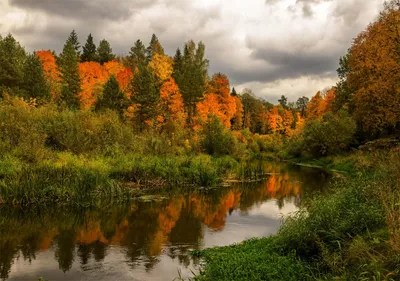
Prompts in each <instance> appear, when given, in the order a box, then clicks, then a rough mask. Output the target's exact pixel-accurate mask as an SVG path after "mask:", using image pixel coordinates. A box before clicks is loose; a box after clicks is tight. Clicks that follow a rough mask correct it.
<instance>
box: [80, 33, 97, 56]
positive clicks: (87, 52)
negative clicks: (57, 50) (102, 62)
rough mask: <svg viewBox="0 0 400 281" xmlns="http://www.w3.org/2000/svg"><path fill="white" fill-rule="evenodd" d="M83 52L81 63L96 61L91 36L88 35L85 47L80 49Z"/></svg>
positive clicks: (94, 46) (94, 47)
mask: <svg viewBox="0 0 400 281" xmlns="http://www.w3.org/2000/svg"><path fill="white" fill-rule="evenodd" d="M82 49H83V52H82V56H81V61H82V62H86V61H96V60H97V56H96V45H95V44H94V42H93V37H92V34H89V36H88V38H87V40H86V44H85V46H83V47H82Z"/></svg>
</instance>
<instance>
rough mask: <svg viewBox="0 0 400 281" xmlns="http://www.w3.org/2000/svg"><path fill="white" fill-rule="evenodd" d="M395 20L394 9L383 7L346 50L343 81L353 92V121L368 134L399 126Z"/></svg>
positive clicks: (399, 36)
mask: <svg viewBox="0 0 400 281" xmlns="http://www.w3.org/2000/svg"><path fill="white" fill-rule="evenodd" d="M399 18H400V11H399V9H398V7H395V6H391V5H387V7H386V9H385V10H384V12H383V13H382V14H381V16H380V17H379V19H378V20H377V21H376V22H375V23H373V24H372V25H370V26H369V27H368V28H367V30H366V31H364V32H362V33H361V34H360V35H359V36H358V37H357V38H356V39H355V40H354V43H353V45H352V47H351V49H350V59H349V65H350V72H349V73H348V75H347V82H348V84H349V87H350V88H351V89H352V90H353V91H354V92H353V95H354V103H355V112H354V113H355V118H356V120H357V121H358V123H359V124H360V125H361V126H362V128H363V130H364V131H366V132H369V133H370V134H384V133H390V132H393V131H394V130H395V129H396V127H397V128H398V127H399V126H400V90H399V89H400V63H399V62H400V49H399V44H400V43H399V42H400V24H399V22H400V20H399Z"/></svg>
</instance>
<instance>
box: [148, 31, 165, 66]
mask: <svg viewBox="0 0 400 281" xmlns="http://www.w3.org/2000/svg"><path fill="white" fill-rule="evenodd" d="M154 54H161V55H164V49H163V47H162V46H161V44H160V41H159V40H158V38H157V36H156V35H155V34H153V35H152V36H151V40H150V44H149V46H148V47H147V49H146V62H147V63H149V62H150V61H151V59H152V57H153V55H154Z"/></svg>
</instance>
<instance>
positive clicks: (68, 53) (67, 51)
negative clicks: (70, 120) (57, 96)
mask: <svg viewBox="0 0 400 281" xmlns="http://www.w3.org/2000/svg"><path fill="white" fill-rule="evenodd" d="M57 65H58V68H59V71H60V76H61V80H62V83H63V86H62V88H61V100H60V102H61V103H65V104H66V105H67V106H68V107H69V108H73V109H76V108H78V107H79V98H78V94H79V92H80V91H81V81H80V77H79V62H78V56H77V53H76V51H75V48H74V46H73V45H72V43H71V42H69V41H67V42H66V43H65V45H64V48H63V51H62V53H61V54H60V55H59V57H58V59H57Z"/></svg>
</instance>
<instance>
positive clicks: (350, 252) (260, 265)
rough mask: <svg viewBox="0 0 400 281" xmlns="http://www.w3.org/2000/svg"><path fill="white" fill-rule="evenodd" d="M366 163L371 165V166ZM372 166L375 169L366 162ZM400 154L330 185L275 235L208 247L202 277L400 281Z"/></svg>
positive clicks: (379, 158) (379, 156)
mask: <svg viewBox="0 0 400 281" xmlns="http://www.w3.org/2000/svg"><path fill="white" fill-rule="evenodd" d="M367 162H368V161H367ZM368 164H370V163H369V162H368ZM399 176H400V151H398V150H391V151H386V152H383V151H381V152H379V153H376V155H375V164H374V165H373V166H369V165H367V166H359V167H358V172H357V173H356V174H354V175H351V176H349V177H348V178H345V179H340V180H337V181H336V182H333V183H332V194H330V195H328V196H326V195H325V196H323V197H320V196H318V197H316V198H313V199H312V200H311V201H308V202H306V204H305V206H304V207H303V208H302V209H301V210H300V211H299V212H297V213H296V214H294V215H292V216H290V217H288V218H287V219H286V220H285V223H284V225H283V226H282V227H281V229H280V231H279V233H278V234H277V235H276V236H275V237H269V238H262V239H254V240H249V241H246V242H244V243H241V244H237V245H233V246H229V247H220V248H212V249H207V250H205V251H204V252H201V253H200V255H201V256H202V257H203V258H204V260H205V266H204V268H203V270H202V272H201V274H200V275H199V276H197V277H196V279H197V280H399V278H400V247H399V245H400V235H399V233H400V231H399V223H400V181H399V178H400V177H399Z"/></svg>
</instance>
